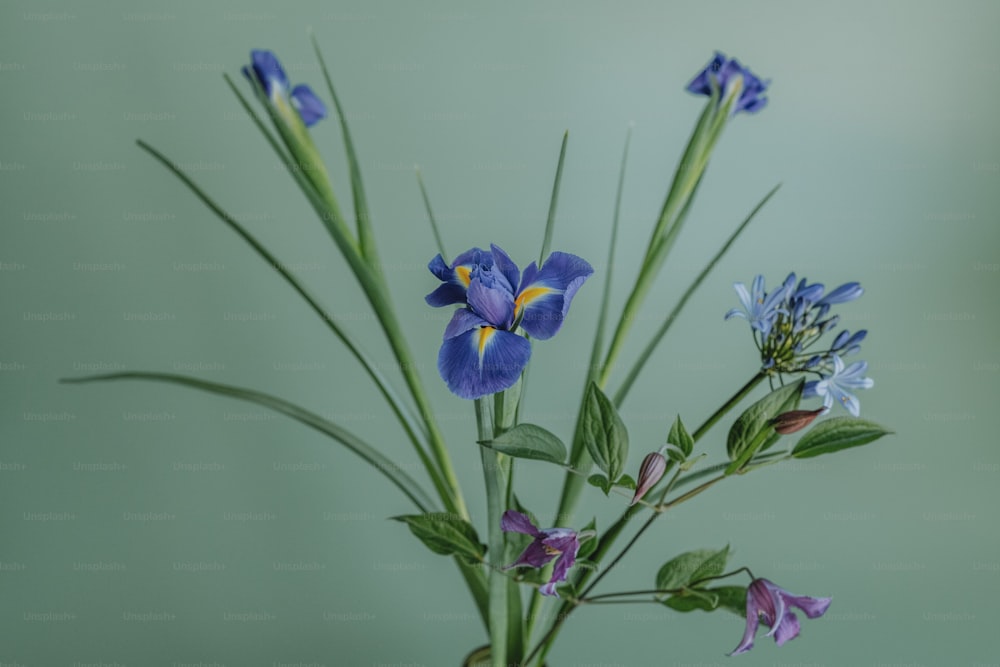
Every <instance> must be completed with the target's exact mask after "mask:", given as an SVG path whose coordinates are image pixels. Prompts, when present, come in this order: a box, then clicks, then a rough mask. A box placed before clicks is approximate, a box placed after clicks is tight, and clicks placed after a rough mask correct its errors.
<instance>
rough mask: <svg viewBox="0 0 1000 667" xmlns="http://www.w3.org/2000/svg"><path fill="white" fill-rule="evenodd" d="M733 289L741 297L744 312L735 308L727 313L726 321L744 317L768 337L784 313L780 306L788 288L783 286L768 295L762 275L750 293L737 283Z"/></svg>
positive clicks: (754, 281)
mask: <svg viewBox="0 0 1000 667" xmlns="http://www.w3.org/2000/svg"><path fill="white" fill-rule="evenodd" d="M733 287H734V288H735V289H736V294H737V295H738V296H739V297H740V303H741V304H743V310H740V309H739V308H733V309H732V310H730V311H729V312H728V313H726V316H725V319H727V320H728V319H729V318H730V317H742V318H743V319H745V320H747V321H749V322H750V326H751V327H752V328H754V329H756V330H757V331H759V332H760V333H761V334H762V335H764V336H767V335H768V333H770V331H771V327H772V326H773V325H774V321H775V320H776V319H778V315H779V313H781V312H784V311H782V310H781V309H779V306H780V305H781V302H782V301H784V299H785V296H786V294H787V290H786V288H785V287H784V286H782V287H780V288H778V289H776V290H774V291H772V292H771V293H770V294H767V293H766V292H765V291H764V276H762V275H758V276H757V277H756V278H754V279H753V284H752V285H751V287H750V291H749V292H748V291H747V287H746V285H744V284H743V283H735V284H734V285H733Z"/></svg>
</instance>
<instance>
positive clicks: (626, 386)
mask: <svg viewBox="0 0 1000 667" xmlns="http://www.w3.org/2000/svg"><path fill="white" fill-rule="evenodd" d="M780 187H781V184H780V183H779V184H778V185H776V186H774V188H772V189H771V191H770V192H768V193H767V194H766V195H764V198H763V199H761V200H760V203H758V204H757V205H756V206H755V207H754V208H753V210H752V211H750V214H749V215H748V216H747V217H746V218H744V220H743V222H741V223H740V225H739V227H737V228H736V230H735V231H734V232H733V233H732V234H730V235H729V238H728V239H726V242H725V243H723V244H722V247H721V248H719V251H718V252H717V253H715V256H714V257H712V259H711V260H710V261H709V262H708V264H706V265H705V268H703V269H702V270H701V273H699V274H698V277H697V278H695V279H694V281H692V283H691V284H690V285H688V288H687V290H685V291H684V294H683V295H682V296H681V298H680V300H679V301H678V302H677V305H675V306H674V308H673V310H671V311H670V314H669V315H667V318H666V319H665V320H663V324H661V325H660V328H659V329H658V330H657V331H656V333H655V334H653V337H652V339H650V341H649V343H647V344H646V347H645V348H644V349H643V351H642V353H641V354H640V355H639V358H638V359H636V361H635V363H634V364H633V365H632V368H631V369H629V372H628V375H627V376H626V377H625V379H624V380H623V381H622V384H621V386H620V387H619V388H618V391H616V392H615V398H614V400H615V406H617V407H621V404H622V403H623V402H624V401H625V397H626V396H627V395H628V392H629V390H630V389H631V388H632V383H634V382H635V379H636V378H637V377H638V376H639V372H640V371H641V370H642V369H643V368H644V367H645V365H646V362H647V361H649V357H650V355H652V354H653V351H654V350H655V349H656V346H657V345H659V344H660V341H661V340H663V337H664V336H665V335H666V333H667V331H669V330H670V326H671V325H672V324H673V323H674V321H675V320H676V319H677V316H678V315H680V313H681V310H683V309H684V306H685V304H687V302H688V299H690V298H691V296H692V295H693V294H694V293H695V291H697V289H698V288H699V287H700V286H701V283H702V282H703V281H704V280H705V278H707V277H708V275H709V274H710V273H711V272H712V269H714V268H715V265H716V264H718V263H719V260H721V259H722V258H723V257H724V256H725V254H726V253H727V252H728V251H729V248H730V247H731V246H732V245H733V243H734V242H735V241H736V239H737V238H739V236H740V234H742V233H743V230H744V229H746V228H747V226H748V225H749V224H750V222H751V221H752V220H753V219H754V216H756V215H757V213H758V212H759V211H760V210H761V209H762V208H764V204H766V203H767V202H768V200H769V199H771V197H772V196H773V195H774V193H776V192H777V191H778V188H780Z"/></svg>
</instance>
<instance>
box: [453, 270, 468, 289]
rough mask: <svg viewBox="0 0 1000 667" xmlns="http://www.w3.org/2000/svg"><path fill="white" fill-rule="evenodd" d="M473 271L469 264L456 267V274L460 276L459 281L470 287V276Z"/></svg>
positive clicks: (463, 285)
mask: <svg viewBox="0 0 1000 667" xmlns="http://www.w3.org/2000/svg"><path fill="white" fill-rule="evenodd" d="M471 273H472V269H470V268H469V267H467V266H456V267H455V275H456V276H458V281H459V282H460V283H462V287H468V286H469V283H470V282H472V278H471V277H470V274H471Z"/></svg>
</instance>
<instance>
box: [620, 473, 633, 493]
mask: <svg viewBox="0 0 1000 667" xmlns="http://www.w3.org/2000/svg"><path fill="white" fill-rule="evenodd" d="M615 486H620V487H622V488H625V489H631V490H632V491H635V480H634V479H632V475H622V476H621V477H619V478H618V481H617V482H615Z"/></svg>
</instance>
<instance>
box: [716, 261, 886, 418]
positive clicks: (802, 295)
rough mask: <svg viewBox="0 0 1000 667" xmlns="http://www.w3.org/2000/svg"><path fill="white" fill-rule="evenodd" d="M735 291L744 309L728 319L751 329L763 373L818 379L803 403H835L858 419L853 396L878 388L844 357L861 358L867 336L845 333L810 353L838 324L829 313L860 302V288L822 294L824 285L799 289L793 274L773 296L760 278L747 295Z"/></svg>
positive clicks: (862, 367)
mask: <svg viewBox="0 0 1000 667" xmlns="http://www.w3.org/2000/svg"><path fill="white" fill-rule="evenodd" d="M734 287H735V288H736V293H737V294H738V295H739V298H740V303H741V304H742V309H741V308H733V309H732V310H730V311H729V312H728V313H726V319H727V320H728V319H729V318H731V317H742V318H744V319H746V320H747V321H748V322H749V323H750V328H751V329H752V330H753V336H754V342H755V343H756V345H757V349H758V350H760V355H761V363H762V368H763V369H764V370H765V371H767V372H769V373H772V374H782V373H796V372H810V373H816V374H817V375H819V379H818V380H814V381H811V382H807V383H806V385H805V388H804V389H803V393H802V395H803V397H804V398H809V397H817V396H818V397H822V398H823V405H824V406H825V407H827V408H829V407H831V406H832V405H833V403H834V401H836V402H837V403H840V404H841V405H842V406H844V408H845V409H846V410H847V411H848V412H850V413H851V414H852V415H854V416H855V417H857V416H858V415H859V414H860V411H861V405H860V403H859V402H858V399H857V397H856V396H854V394H853V393H852V392H853V391H855V390H857V389H869V388H871V387H872V386H873V385H874V382H873V381H872V380H871V379H870V378H866V377H865V373H866V372H867V370H868V363H867V362H864V361H856V362H854V363H852V364H850V365H847V364H845V363H844V360H843V357H846V356H848V355H852V354H855V353H857V352H858V351H859V350H860V349H861V341H863V340H864V339H865V336H867V335H868V332H867V331H866V330H865V329H861V330H859V331H856V332H854V333H853V334H852V333H851V332H850V331H848V330H846V329H845V330H843V331H841V332H840V333H839V334H838V335H837V337H836V338H835V339H834V340H833V343H832V344H831V345H830V347H829V348H827V349H826V350H823V351H822V352H818V353H817V352H815V351H810V348H813V347H814V346H815V345H816V343H817V342H818V341H819V339H820V338H821V337H822V336H823V334H825V333H827V332H828V331H830V330H832V329H834V328H835V327H836V326H837V324H838V323H839V322H840V316H839V315H830V308H831V307H832V306H835V305H837V304H841V303H847V302H848V301H854V300H855V299H857V298H858V297H860V296H861V295H862V294H863V293H864V290H863V289H862V288H861V285H860V284H858V283H856V282H851V283H845V284H843V285H841V286H840V287H838V288H836V289H834V290H831V291H830V292H827V293H826V294H824V287H823V285H822V284H820V283H812V284H810V283H809V282H808V281H807V280H806V279H805V278H803V279H802V280H800V281H799V282H798V283H796V277H795V274H794V273H790V274H789V275H788V277H787V278H786V279H785V281H784V282H783V283H782V284H781V285H780V286H779V287H777V288H775V289H774V290H772V291H771V292H770V293H768V292H767V291H766V290H765V289H764V276H761V275H758V276H757V277H756V278H754V281H753V284H752V285H751V287H750V289H749V290H747V288H746V285H744V284H743V283H736V284H735V285H734Z"/></svg>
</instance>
